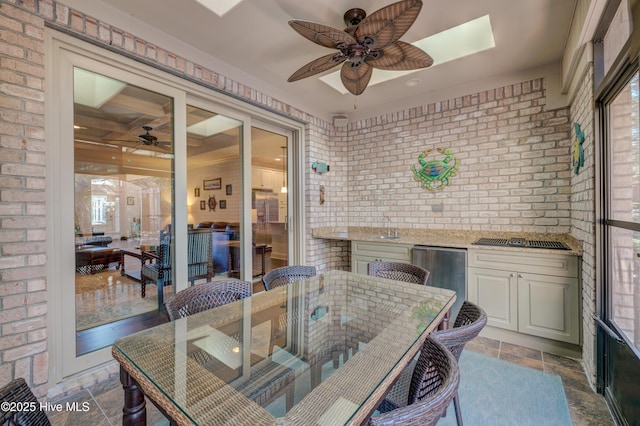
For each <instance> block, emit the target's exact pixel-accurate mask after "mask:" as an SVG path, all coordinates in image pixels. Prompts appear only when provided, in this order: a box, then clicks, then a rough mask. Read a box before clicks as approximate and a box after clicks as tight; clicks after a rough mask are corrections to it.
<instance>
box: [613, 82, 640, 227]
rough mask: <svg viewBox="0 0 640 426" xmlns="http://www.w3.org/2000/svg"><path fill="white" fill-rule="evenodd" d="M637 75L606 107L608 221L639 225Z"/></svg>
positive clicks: (639, 166)
mask: <svg viewBox="0 0 640 426" xmlns="http://www.w3.org/2000/svg"><path fill="white" fill-rule="evenodd" d="M638 86H639V84H638V74H637V73H636V74H635V76H634V77H633V79H632V80H631V81H630V82H629V83H628V84H627V85H626V87H625V88H624V90H622V92H620V93H619V94H618V95H617V96H616V98H615V99H614V101H613V102H612V103H611V104H610V106H609V123H610V124H609V129H610V130H609V132H610V135H609V140H610V141H611V144H610V146H611V157H610V178H611V182H610V186H609V187H610V192H609V197H610V218H611V219H615V220H621V221H626V222H636V223H638V222H640V152H639V150H640V139H639V130H640V123H639V117H638V112H639V110H640V108H639V102H638V88H639V87H638Z"/></svg>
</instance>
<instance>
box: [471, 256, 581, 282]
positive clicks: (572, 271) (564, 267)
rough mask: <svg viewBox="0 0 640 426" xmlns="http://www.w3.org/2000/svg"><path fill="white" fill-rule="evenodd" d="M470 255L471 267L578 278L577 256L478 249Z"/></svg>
mask: <svg viewBox="0 0 640 426" xmlns="http://www.w3.org/2000/svg"><path fill="white" fill-rule="evenodd" d="M468 254H469V266H470V267H478V268H487V269H499V270H502V271H517V272H531V273H536V274H542V275H554V276H558V277H578V257H577V256H567V255H562V254H546V253H545V254H542V253H540V254H538V253H529V252H527V253H523V252H515V251H514V252H510V251H504V250H476V249H469V250H468Z"/></svg>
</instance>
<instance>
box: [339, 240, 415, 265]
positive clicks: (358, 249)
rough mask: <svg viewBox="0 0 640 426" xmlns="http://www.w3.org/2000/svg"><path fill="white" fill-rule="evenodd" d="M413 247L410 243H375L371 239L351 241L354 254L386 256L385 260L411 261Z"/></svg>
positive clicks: (352, 253)
mask: <svg viewBox="0 0 640 426" xmlns="http://www.w3.org/2000/svg"><path fill="white" fill-rule="evenodd" d="M412 249H413V246H412V245H410V244H396V243H375V242H370V241H352V242H351V255H352V256H372V257H384V258H385V260H386V259H388V260H398V261H403V262H411V250H412Z"/></svg>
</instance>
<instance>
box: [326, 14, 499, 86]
mask: <svg viewBox="0 0 640 426" xmlns="http://www.w3.org/2000/svg"><path fill="white" fill-rule="evenodd" d="M412 44H413V45H414V46H416V47H419V48H420V49H422V50H424V51H425V52H427V53H428V54H429V55H431V57H432V58H433V65H432V67H435V66H436V65H440V64H444V63H445V62H449V61H453V60H455V59H460V58H463V57H465V56H469V55H473V54H474V53H478V52H482V51H483V50H487V49H491V48H493V47H495V41H494V39H493V30H492V29H491V20H490V19H489V15H484V16H481V17H479V18H476V19H473V20H471V21H468V22H465V23H464V24H460V25H458V26H455V27H453V28H449V29H448V30H445V31H442V32H440V33H438V34H434V35H432V36H429V37H426V38H423V39H422V40H418V41H416V42H415V43H412ZM417 71H421V70H411V71H384V70H378V69H374V70H373V75H372V76H371V81H370V82H369V86H372V85H374V84H378V83H383V82H385V81H389V80H393V79H394V78H398V77H402V76H404V75H408V74H412V73H414V72H417ZM320 80H322V81H323V82H325V83H326V84H328V85H329V86H331V87H333V88H334V89H336V90H337V91H338V92H340V93H342V94H343V95H344V94H347V93H349V92H348V91H347V89H345V87H344V85H343V84H342V81H340V71H336V72H333V73H331V74H327V75H325V76H322V77H320Z"/></svg>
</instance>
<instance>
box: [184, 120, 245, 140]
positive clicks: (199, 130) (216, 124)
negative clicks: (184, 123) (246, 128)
mask: <svg viewBox="0 0 640 426" xmlns="http://www.w3.org/2000/svg"><path fill="white" fill-rule="evenodd" d="M241 124H242V123H240V122H239V121H238V120H234V119H233V118H228V117H225V116H223V115H215V116H213V117H211V118H207V119H206V120H202V121H201V122H199V123H196V124H192V125H191V126H189V127H187V132H189V133H195V134H196V135H200V136H204V137H209V136H212V135H215V134H217V133H222V132H226V131H227V130H230V129H233V128H236V127H239V126H240V125H241Z"/></svg>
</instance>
